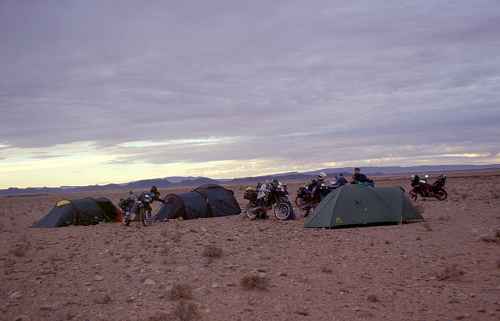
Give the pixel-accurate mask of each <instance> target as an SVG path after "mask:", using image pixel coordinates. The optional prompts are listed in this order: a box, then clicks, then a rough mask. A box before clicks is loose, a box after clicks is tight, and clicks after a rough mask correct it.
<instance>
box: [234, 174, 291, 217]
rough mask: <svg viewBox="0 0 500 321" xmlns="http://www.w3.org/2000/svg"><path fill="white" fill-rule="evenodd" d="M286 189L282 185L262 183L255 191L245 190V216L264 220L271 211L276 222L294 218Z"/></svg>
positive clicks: (251, 189)
mask: <svg viewBox="0 0 500 321" xmlns="http://www.w3.org/2000/svg"><path fill="white" fill-rule="evenodd" d="M288 195H289V194H288V188H287V186H286V185H285V184H282V183H279V182H278V183H264V184H259V185H257V188H256V189H253V188H247V190H246V191H245V195H244V196H243V197H244V198H245V199H246V200H248V201H249V202H248V205H247V208H246V215H247V216H248V217H249V218H251V219H255V218H266V217H267V211H268V210H270V209H273V211H274V216H275V217H276V218H277V219H278V220H282V221H284V220H289V219H293V218H294V213H293V206H292V203H291V202H290V199H289V198H288Z"/></svg>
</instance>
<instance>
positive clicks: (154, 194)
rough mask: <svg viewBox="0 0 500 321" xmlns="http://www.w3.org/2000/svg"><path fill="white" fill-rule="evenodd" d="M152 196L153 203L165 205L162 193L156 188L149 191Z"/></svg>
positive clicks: (153, 187)
mask: <svg viewBox="0 0 500 321" xmlns="http://www.w3.org/2000/svg"><path fill="white" fill-rule="evenodd" d="M149 193H150V194H151V197H152V198H153V201H158V202H160V203H165V201H164V200H163V199H162V198H161V194H160V191H159V190H158V188H157V187H156V186H152V187H151V190H150V191H149Z"/></svg>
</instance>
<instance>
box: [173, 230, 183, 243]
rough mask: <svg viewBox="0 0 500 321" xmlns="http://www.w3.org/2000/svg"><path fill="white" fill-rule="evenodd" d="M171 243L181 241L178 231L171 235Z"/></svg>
mask: <svg viewBox="0 0 500 321" xmlns="http://www.w3.org/2000/svg"><path fill="white" fill-rule="evenodd" d="M171 239H172V242H174V243H180V242H181V240H182V234H181V232H179V231H176V232H175V233H174V234H173V235H172V238H171Z"/></svg>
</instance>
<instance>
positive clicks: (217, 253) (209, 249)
mask: <svg viewBox="0 0 500 321" xmlns="http://www.w3.org/2000/svg"><path fill="white" fill-rule="evenodd" d="M202 255H203V256H204V257H207V258H209V259H217V258H220V257H221V256H222V249H221V248H219V247H216V246H215V245H208V246H205V248H204V249H203V253H202Z"/></svg>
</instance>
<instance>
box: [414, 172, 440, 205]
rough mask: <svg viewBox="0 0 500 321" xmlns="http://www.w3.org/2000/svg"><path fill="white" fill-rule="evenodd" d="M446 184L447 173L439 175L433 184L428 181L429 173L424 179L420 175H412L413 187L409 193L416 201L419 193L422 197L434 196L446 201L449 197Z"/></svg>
mask: <svg viewBox="0 0 500 321" xmlns="http://www.w3.org/2000/svg"><path fill="white" fill-rule="evenodd" d="M445 185H446V176H445V175H439V176H438V177H437V179H436V181H435V182H434V183H432V184H430V183H429V182H428V176H427V175H426V176H425V178H424V179H422V178H420V177H419V176H418V175H412V180H411V186H412V188H413V189H412V190H411V191H410V192H409V195H410V198H411V199H413V200H414V201H416V200H417V198H418V196H419V195H420V197H434V198H436V199H438V200H440V201H444V200H446V199H447V198H448V193H447V192H446V190H445V189H444V187H445Z"/></svg>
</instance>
